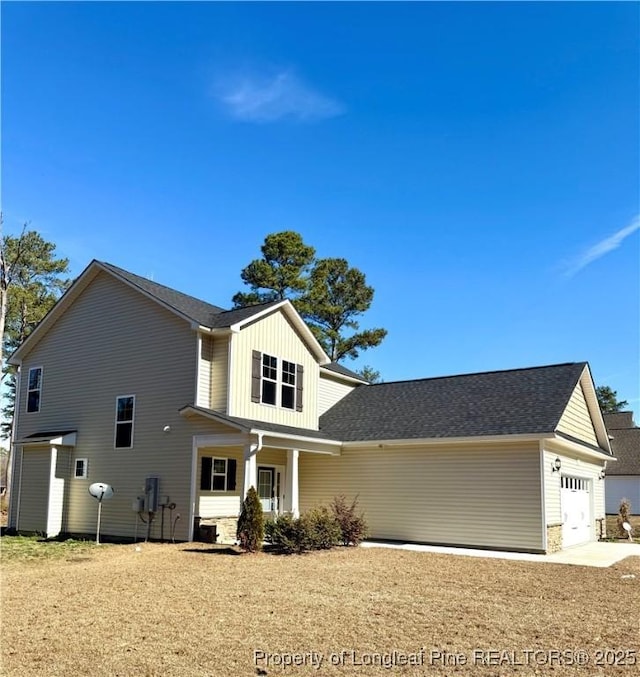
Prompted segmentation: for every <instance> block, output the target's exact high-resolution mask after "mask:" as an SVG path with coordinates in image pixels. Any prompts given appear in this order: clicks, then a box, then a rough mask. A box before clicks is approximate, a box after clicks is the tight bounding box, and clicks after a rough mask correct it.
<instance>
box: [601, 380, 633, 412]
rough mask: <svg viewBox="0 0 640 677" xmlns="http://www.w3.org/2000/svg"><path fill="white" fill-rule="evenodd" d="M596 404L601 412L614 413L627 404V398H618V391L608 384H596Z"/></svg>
mask: <svg viewBox="0 0 640 677" xmlns="http://www.w3.org/2000/svg"><path fill="white" fill-rule="evenodd" d="M596 395H597V396H598V404H599V405H600V410H601V411H602V413H603V414H615V413H616V412H617V411H622V410H623V409H624V408H625V407H626V406H628V404H629V403H628V402H627V400H618V393H617V391H616V390H612V389H611V388H610V387H609V386H598V387H597V388H596Z"/></svg>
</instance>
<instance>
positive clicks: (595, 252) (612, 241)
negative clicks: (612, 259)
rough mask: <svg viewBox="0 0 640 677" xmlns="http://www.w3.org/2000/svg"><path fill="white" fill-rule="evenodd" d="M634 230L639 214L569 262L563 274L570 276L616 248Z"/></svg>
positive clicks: (639, 223)
mask: <svg viewBox="0 0 640 677" xmlns="http://www.w3.org/2000/svg"><path fill="white" fill-rule="evenodd" d="M636 230H640V215H639V216H636V217H635V218H634V219H633V220H632V221H631V223H630V224H629V225H628V226H625V227H624V228H621V229H620V230H618V231H617V232H615V233H614V234H613V235H609V237H605V238H604V240H601V241H600V242H598V243H597V244H594V245H593V247H590V248H589V249H587V250H586V251H585V252H583V253H582V254H581V255H580V256H578V257H577V258H576V259H575V260H574V261H572V262H570V263H569V265H568V266H567V268H566V271H565V274H566V275H567V276H568V277H572V276H573V275H575V274H576V273H577V272H578V271H580V270H582V269H583V268H585V267H586V266H588V265H589V264H590V263H593V262H594V261H595V260H597V259H599V258H601V257H602V256H604V255H605V254H608V253H609V252H610V251H613V250H614V249H617V248H618V247H619V246H620V245H621V244H622V242H623V240H625V239H626V238H628V237H629V236H630V235H633V233H635V232H636Z"/></svg>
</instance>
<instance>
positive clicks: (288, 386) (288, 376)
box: [280, 360, 296, 409]
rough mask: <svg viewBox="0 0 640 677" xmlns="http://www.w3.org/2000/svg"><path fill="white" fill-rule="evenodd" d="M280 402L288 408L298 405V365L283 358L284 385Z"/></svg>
mask: <svg viewBox="0 0 640 677" xmlns="http://www.w3.org/2000/svg"><path fill="white" fill-rule="evenodd" d="M280 392H281V397H280V402H281V404H282V406H283V407H285V408H286V409H295V406H296V365H295V364H294V363H293V362H287V361H286V360H282V387H281V391H280Z"/></svg>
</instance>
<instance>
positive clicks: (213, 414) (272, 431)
mask: <svg viewBox="0 0 640 677" xmlns="http://www.w3.org/2000/svg"><path fill="white" fill-rule="evenodd" d="M180 414H182V415H183V416H187V415H189V414H191V415H197V416H204V417H205V418H209V419H212V420H215V421H218V422H219V423H223V424H225V425H228V426H230V427H232V428H235V429H236V430H238V431H240V432H243V433H263V434H266V435H270V436H273V437H278V436H282V437H286V438H290V439H291V438H293V439H299V440H309V441H314V442H318V443H327V444H331V445H340V444H341V442H340V441H339V440H336V439H334V438H331V437H329V436H328V435H326V434H325V433H323V432H322V431H320V430H311V429H310V428H296V427H294V426H288V425H281V424H279V423H270V422H268V421H254V420H251V419H248V418H240V417H238V416H227V415H226V414H222V413H220V412H219V411H215V410H214V409H207V408H205V407H198V406H196V405H195V404H189V405H187V406H185V407H183V408H182V409H180Z"/></svg>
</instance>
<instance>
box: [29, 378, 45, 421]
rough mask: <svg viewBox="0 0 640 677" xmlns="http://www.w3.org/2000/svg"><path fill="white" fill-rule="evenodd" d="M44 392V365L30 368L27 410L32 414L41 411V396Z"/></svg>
mask: <svg viewBox="0 0 640 677" xmlns="http://www.w3.org/2000/svg"><path fill="white" fill-rule="evenodd" d="M41 394H42V367H32V368H31V369H29V380H28V381H27V412H28V413H30V414H32V413H35V412H38V411H40V396H41Z"/></svg>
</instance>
